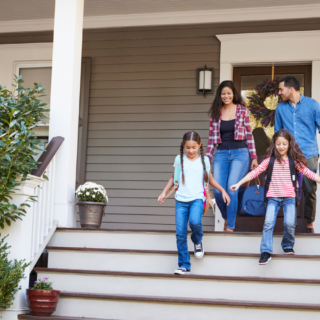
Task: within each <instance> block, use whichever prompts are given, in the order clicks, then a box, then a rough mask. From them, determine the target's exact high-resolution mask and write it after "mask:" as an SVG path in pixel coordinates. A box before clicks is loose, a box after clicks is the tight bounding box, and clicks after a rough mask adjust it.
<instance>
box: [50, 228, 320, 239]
mask: <svg viewBox="0 0 320 320" xmlns="http://www.w3.org/2000/svg"><path fill="white" fill-rule="evenodd" d="M57 231H87V232H128V233H171V234H174V235H175V234H176V232H175V231H172V230H155V229H150V230H145V229H106V228H99V229H91V228H61V227H60V228H57V229H56V232H57ZM188 233H191V231H188ZM203 233H204V234H212V235H228V236H232V235H237V236H241V235H242V236H249V235H257V236H262V232H241V231H234V232H226V231H203ZM274 235H275V236H283V232H275V233H274ZM295 236H299V237H301V236H305V237H320V233H296V234H295Z"/></svg>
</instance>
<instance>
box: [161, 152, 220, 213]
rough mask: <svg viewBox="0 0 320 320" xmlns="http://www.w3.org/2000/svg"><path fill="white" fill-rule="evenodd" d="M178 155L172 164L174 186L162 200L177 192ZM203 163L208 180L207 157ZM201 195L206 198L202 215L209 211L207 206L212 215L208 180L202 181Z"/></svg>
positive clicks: (178, 177) (179, 170)
mask: <svg viewBox="0 0 320 320" xmlns="http://www.w3.org/2000/svg"><path fill="white" fill-rule="evenodd" d="M180 160H181V159H180V155H178V156H176V158H175V161H174V164H175V167H174V178H173V181H174V185H173V187H172V189H171V190H170V191H169V193H168V194H167V195H166V196H165V198H164V199H167V198H168V197H169V196H170V195H171V194H172V192H173V191H177V190H178V188H179V184H180V173H181V168H180V165H181V163H180ZM204 163H205V166H206V167H205V170H206V171H207V174H208V178H209V177H210V161H209V158H208V157H207V156H205V157H204ZM203 194H204V196H205V197H206V200H205V201H204V206H203V214H205V213H207V211H208V209H209V204H210V205H211V207H212V209H213V214H214V207H213V203H212V200H211V195H210V189H209V179H208V182H205V181H204V180H203Z"/></svg>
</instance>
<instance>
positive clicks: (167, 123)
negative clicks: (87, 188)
mask: <svg viewBox="0 0 320 320" xmlns="http://www.w3.org/2000/svg"><path fill="white" fill-rule="evenodd" d="M319 29H320V19H318V18H317V19H300V20H281V21H262V22H243V23H219V24H203V25H184V26H162V27H142V28H139V27H134V28H117V29H97V30H85V31H84V34H83V53H82V55H83V57H91V58H92V74H91V83H90V108H89V125H88V147H87V159H86V160H87V163H86V179H87V180H94V181H96V182H98V183H100V184H103V185H104V186H105V187H106V189H107V192H108V195H109V198H110V202H109V204H108V207H107V210H106V212H107V214H106V216H105V217H104V220H103V224H102V227H103V228H110V229H145V230H147V229H156V230H163V229H166V230H174V229H175V226H174V200H173V197H172V198H170V199H168V200H166V201H165V202H164V203H163V204H162V205H159V204H158V203H157V201H156V199H157V197H158V195H159V193H160V192H161V190H162V189H163V187H164V185H165V183H166V180H167V179H168V178H169V177H170V175H171V173H172V170H173V167H172V162H173V159H174V157H175V155H176V154H178V153H179V144H180V139H181V137H182V135H183V134H184V133H185V132H186V131H189V130H196V131H198V132H199V134H200V135H201V137H202V138H203V142H204V144H205V145H206V143H207V138H208V115H207V111H208V109H209V108H210V104H211V102H212V100H213V95H208V96H207V98H203V96H198V95H196V93H195V90H196V69H197V68H199V67H203V66H204V64H207V66H208V67H212V68H214V88H216V87H217V86H218V84H219V72H220V70H219V57H220V43H219V41H218V40H217V38H216V37H215V35H217V34H232V33H251V32H275V31H302V30H319ZM51 41H53V33H52V32H41V33H17V34H12V33H10V34H1V35H0V44H2V43H25V42H29V43H37V42H51ZM235 50H236V48H235ZM248 50H250V48H248ZM203 224H204V230H205V231H210V230H213V228H214V217H213V214H212V212H210V211H209V212H208V213H207V214H206V215H205V216H204V218H203Z"/></svg>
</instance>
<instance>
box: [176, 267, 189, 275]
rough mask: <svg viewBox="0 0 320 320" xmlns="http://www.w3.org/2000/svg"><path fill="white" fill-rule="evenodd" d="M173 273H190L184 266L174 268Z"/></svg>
mask: <svg viewBox="0 0 320 320" xmlns="http://www.w3.org/2000/svg"><path fill="white" fill-rule="evenodd" d="M174 273H175V274H190V270H187V269H186V268H178V269H176V270H174Z"/></svg>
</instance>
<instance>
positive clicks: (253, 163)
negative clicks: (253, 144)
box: [251, 159, 258, 170]
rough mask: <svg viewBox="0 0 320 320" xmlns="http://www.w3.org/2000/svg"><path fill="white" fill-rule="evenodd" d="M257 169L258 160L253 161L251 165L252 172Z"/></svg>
mask: <svg viewBox="0 0 320 320" xmlns="http://www.w3.org/2000/svg"><path fill="white" fill-rule="evenodd" d="M256 167H258V160H257V159H253V160H252V163H251V170H254V169H255V168H256Z"/></svg>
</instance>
